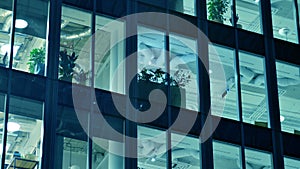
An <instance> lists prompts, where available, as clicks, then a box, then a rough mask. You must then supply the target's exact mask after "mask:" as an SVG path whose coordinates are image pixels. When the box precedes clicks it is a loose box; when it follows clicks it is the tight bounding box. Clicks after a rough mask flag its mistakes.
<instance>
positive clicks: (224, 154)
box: [213, 141, 242, 169]
mask: <svg viewBox="0 0 300 169" xmlns="http://www.w3.org/2000/svg"><path fill="white" fill-rule="evenodd" d="M240 153H241V150H240V147H238V146H235V145H232V144H228V143H222V142H219V141H214V142H213V155H214V156H213V158H214V168H215V169H224V168H236V169H238V168H242V167H241V155H240Z"/></svg>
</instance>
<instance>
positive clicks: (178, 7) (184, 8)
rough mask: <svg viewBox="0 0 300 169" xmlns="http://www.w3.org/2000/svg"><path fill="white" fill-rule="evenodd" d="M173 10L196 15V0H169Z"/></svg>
mask: <svg viewBox="0 0 300 169" xmlns="http://www.w3.org/2000/svg"><path fill="white" fill-rule="evenodd" d="M169 7H170V9H171V10H175V11H177V12H181V13H184V14H188V15H192V16H196V11H195V0H169Z"/></svg>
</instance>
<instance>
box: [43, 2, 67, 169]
mask: <svg viewBox="0 0 300 169" xmlns="http://www.w3.org/2000/svg"><path fill="white" fill-rule="evenodd" d="M49 4H50V5H49V12H48V13H49V15H48V38H47V40H48V43H47V71H46V72H47V79H46V91H45V103H44V114H43V115H44V117H43V120H44V121H43V126H44V132H43V133H44V135H43V139H42V142H43V144H42V159H41V168H42V169H48V168H57V166H62V164H58V162H62V160H61V158H62V157H61V156H57V155H56V153H57V152H61V151H59V150H56V146H57V145H61V142H62V141H63V140H62V139H57V137H56V122H57V110H58V102H57V100H58V81H57V79H58V65H59V61H58V60H59V59H58V58H59V48H60V25H61V8H62V0H56V1H49ZM56 158H57V159H56Z"/></svg>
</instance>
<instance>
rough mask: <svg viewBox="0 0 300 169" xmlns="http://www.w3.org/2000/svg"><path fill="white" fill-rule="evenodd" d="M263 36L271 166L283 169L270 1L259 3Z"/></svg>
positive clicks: (275, 168)
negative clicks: (270, 132)
mask: <svg viewBox="0 0 300 169" xmlns="http://www.w3.org/2000/svg"><path fill="white" fill-rule="evenodd" d="M260 2H261V9H260V11H261V13H262V23H263V24H264V25H263V34H264V41H265V51H266V56H265V62H264V65H265V81H266V88H267V90H266V93H267V94H266V95H267V103H268V104H267V110H268V112H269V121H270V126H271V129H272V144H273V153H272V156H273V165H274V169H281V168H284V161H283V147H282V146H283V145H282V135H281V123H280V110H279V100H278V88H277V83H274V82H277V77H276V54H275V45H274V38H273V30H272V28H273V26H272V14H271V2H270V0H265V1H260Z"/></svg>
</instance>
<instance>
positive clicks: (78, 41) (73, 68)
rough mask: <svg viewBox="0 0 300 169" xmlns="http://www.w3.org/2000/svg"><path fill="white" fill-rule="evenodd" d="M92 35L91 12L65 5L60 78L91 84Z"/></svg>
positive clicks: (61, 37) (61, 35)
mask: <svg viewBox="0 0 300 169" xmlns="http://www.w3.org/2000/svg"><path fill="white" fill-rule="evenodd" d="M74 16H76V17H74ZM90 36H91V14H89V13H86V12H83V11H79V10H76V9H72V8H69V7H65V6H63V7H62V16H61V33H60V54H59V72H58V73H59V75H58V78H59V79H60V80H64V81H69V82H72V81H73V82H74V83H79V84H83V85H89V77H88V75H89V72H90V51H91V48H89V46H90V41H89V40H90V39H89V38H90Z"/></svg>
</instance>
